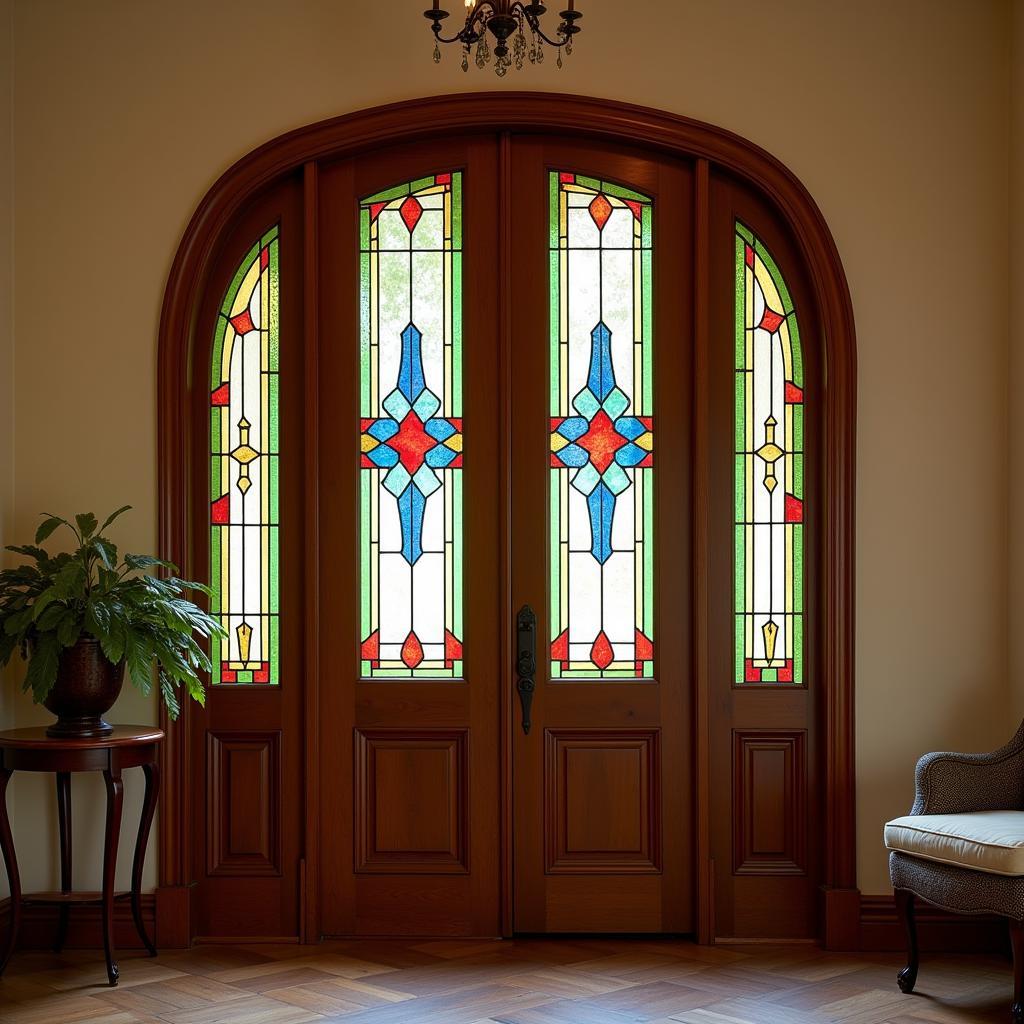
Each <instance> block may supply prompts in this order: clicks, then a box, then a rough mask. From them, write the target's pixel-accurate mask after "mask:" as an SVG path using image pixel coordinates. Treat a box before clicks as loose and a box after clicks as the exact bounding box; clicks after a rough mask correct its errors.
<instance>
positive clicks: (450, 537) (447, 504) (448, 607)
mask: <svg viewBox="0 0 1024 1024" xmlns="http://www.w3.org/2000/svg"><path fill="white" fill-rule="evenodd" d="M441 478H442V479H443V481H444V609H445V611H444V624H445V628H447V629H450V630H451V631H452V632H453V633H454V632H455V626H454V622H455V543H454V538H455V495H454V491H455V488H454V487H453V486H452V470H450V469H444V470H442V471H441Z"/></svg>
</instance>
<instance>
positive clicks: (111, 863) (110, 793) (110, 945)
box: [103, 768, 124, 985]
mask: <svg viewBox="0 0 1024 1024" xmlns="http://www.w3.org/2000/svg"><path fill="white" fill-rule="evenodd" d="M103 781H104V783H105V785H106V787H107V830H106V835H105V836H104V842H103V949H104V952H105V953H106V956H107V980H108V981H109V982H110V984H111V985H116V984H117V978H118V974H119V973H120V972H119V971H118V969H117V964H115V963H114V873H115V871H116V870H117V840H118V836H119V835H120V832H121V801H122V798H123V797H124V784H123V783H122V782H121V771H120V769H118V768H109V769H106V770H104V772H103Z"/></svg>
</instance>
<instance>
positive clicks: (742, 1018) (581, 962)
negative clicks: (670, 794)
mask: <svg viewBox="0 0 1024 1024" xmlns="http://www.w3.org/2000/svg"><path fill="white" fill-rule="evenodd" d="M901 963H902V960H901V958H900V957H897V956H894V955H888V954H880V955H857V956H853V955H847V954H829V953H823V952H821V951H820V950H818V949H816V948H813V947H809V946H787V947H755V946H730V947H721V946H720V947H715V948H709V947H701V946H695V945H691V944H690V943H686V942H681V941H645V940H545V939H530V940H516V941H511V942H484V941H430V942H416V943H410V942H391V941H388V942H384V941H375V942H354V941H346V942H331V943H325V944H324V945H322V946H316V947H310V946H231V947H222V946H202V947H198V948H196V949H193V950H190V951H188V952H168V953H162V954H161V955H160V956H159V957H158V958H157V959H155V960H150V959H146V958H144V957H142V956H141V955H138V954H123V955H122V956H121V960H120V966H121V984H120V986H119V987H118V988H116V989H110V988H107V987H106V985H105V984H103V979H104V970H103V965H102V962H101V957H100V956H99V955H98V954H97V953H96V952H94V951H93V952H85V951H74V952H70V953H66V954H63V955H61V956H55V955H53V954H48V953H23V954H20V955H19V956H16V957H15V959H14V960H13V961H12V963H11V965H10V966H9V967H8V970H7V973H6V975H5V976H4V978H3V979H2V980H0V1021H2V1022H3V1024H51V1022H53V1024H219V1022H223V1024H304V1022H307V1021H337V1022H344V1024H405V1022H416V1024H495V1022H497V1024H629V1022H643V1024H826V1022H831V1021H836V1022H842V1024H883V1022H884V1024H929V1022H930V1024H953V1022H989V1021H999V1022H1005V1021H1007V1020H1008V1019H1009V1003H1010V975H1009V965H1008V964H1007V963H1006V962H1005V961H1002V960H999V959H997V958H991V957H985V958H983V957H978V956H963V957H928V956H926V957H925V959H924V961H923V963H922V968H921V975H920V978H919V982H918V987H919V989H920V992H919V994H917V995H913V996H904V995H902V994H901V993H900V992H899V991H898V990H897V988H896V984H895V975H896V970H897V968H898V967H899V966H900V965H901Z"/></svg>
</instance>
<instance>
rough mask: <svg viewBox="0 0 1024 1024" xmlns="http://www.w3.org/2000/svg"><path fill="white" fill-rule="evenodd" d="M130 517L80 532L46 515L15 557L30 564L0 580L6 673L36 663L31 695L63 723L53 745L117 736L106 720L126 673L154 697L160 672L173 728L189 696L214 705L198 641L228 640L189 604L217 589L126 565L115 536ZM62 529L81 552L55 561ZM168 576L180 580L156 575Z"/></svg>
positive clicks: (138, 564) (84, 519)
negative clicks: (48, 543)
mask: <svg viewBox="0 0 1024 1024" xmlns="http://www.w3.org/2000/svg"><path fill="white" fill-rule="evenodd" d="M130 508H131V506H130V505H125V506H124V507H123V508H119V509H118V510H117V511H116V512H113V513H112V514H111V515H109V516H107V518H106V520H104V522H103V524H102V525H100V524H99V521H98V520H97V518H96V516H94V515H93V514H92V513H91V512H84V513H81V514H79V515H76V516H75V518H74V522H71V521H70V520H67V519H63V518H62V517H60V516H55V515H50V514H48V513H44V514H43V522H42V523H41V524H40V526H39V529H38V530H36V536H35V543H34V544H24V545H10V546H9V547H8V550H9V551H14V552H16V553H17V554H20V555H24V556H25V557H26V558H27V559H29V561H28V562H27V563H26V564H24V565H20V566H17V567H16V568H13V569H4V570H2V571H0V666H4V665H7V664H8V662H9V661H10V660H11V658H12V657H13V655H14V654H15V652H16V651H17V652H20V653H21V656H22V658H24V659H25V660H26V661H27V663H28V669H27V672H26V674H25V683H24V687H23V689H24V690H25V691H29V690H31V692H32V697H33V699H34V700H35V702H36V703H37V704H43V705H44V706H45V707H46V708H47V709H48V710H50V711H52V712H53V713H54V714H55V715H56V716H57V721H56V723H55V724H54V725H52V726H50V728H49V729H48V730H47V732H48V734H49V735H51V736H62V737H68V736H75V737H89V736H103V735H106V734H107V733H109V732H110V731H111V728H112V727H111V726H110V725H108V724H107V723H106V722H105V721H104V720H103V715H104V714H105V713H106V712H107V711H108V710H109V709H110V708H111V707H112V706H113V704H114V701H116V700H117V697H118V694H119V693H120V692H121V685H122V682H123V680H124V671H125V667H127V669H128V675H129V677H130V678H131V681H132V683H133V684H134V685H135V686H136V687H138V689H139V690H141V691H142V692H143V693H144V694H148V693H149V692H150V690H151V688H152V685H153V667H154V665H155V666H156V667H157V678H158V680H159V686H160V695H161V697H162V699H163V701H164V704H166V706H167V711H168V714H169V715H170V716H171V718H177V716H178V713H179V711H180V702H179V692H180V690H181V689H182V688H184V690H185V692H186V693H187V694H188V696H189V697H191V698H193V699H194V700H196V701H198V702H199V703H200V704H202V703H203V702H204V700H205V691H204V689H203V683H202V680H201V679H200V677H199V672H200V671H206V672H208V671H209V670H210V661H209V658H208V657H207V656H206V653H205V652H204V651H203V649H202V647H201V646H200V645H199V643H198V641H197V639H196V634H198V635H199V636H202V637H207V638H209V637H210V636H213V635H215V634H217V635H221V636H223V635H225V634H224V631H223V629H222V628H221V627H220V625H219V623H218V622H217V621H216V620H215V619H213V618H212V617H211V616H210V615H208V614H207V613H206V612H205V611H203V610H202V609H201V608H199V607H198V606H197V605H195V604H194V603H193V602H192V601H190V600H189V599H188V597H187V595H188V594H189V593H190V592H195V591H198V592H202V593H206V594H208V593H209V588H207V587H205V586H204V585H203V584H201V583H194V582H190V581H188V580H182V579H178V578H177V577H176V576H175V575H173V573H175V572H176V571H177V570H176V569H175V567H174V566H173V565H171V564H170V563H169V562H165V561H163V560H162V559H159V558H154V557H152V556H150V555H129V554H126V555H124V557H123V558H119V556H118V550H117V546H116V545H115V544H114V543H113V541H111V540H110V539H109V538H108V537H107V536H106V535H105V531H106V530H107V528H108V527H109V526H110V525H111V524H112V523H113V522H114V521H115V520H116V519H117V518H118V517H119V516H120V515H122V514H123V513H124V512H127V511H128V510H129V509H130ZM61 528H66V529H67V530H69V531H70V532H71V533H72V534H73V535H74V539H75V540H74V549H73V550H71V551H61V552H59V553H57V554H50V553H49V552H48V551H46V550H45V549H44V548H42V547H41V546H40V545H41V544H43V542H44V541H45V540H46V539H47V538H48V537H50V535H51V534H53V533H54V532H55V531H56V530H58V529H61ZM158 571H163V572H164V573H167V574H170V575H165V576H163V577H158V576H155V575H153V573H154V572H158Z"/></svg>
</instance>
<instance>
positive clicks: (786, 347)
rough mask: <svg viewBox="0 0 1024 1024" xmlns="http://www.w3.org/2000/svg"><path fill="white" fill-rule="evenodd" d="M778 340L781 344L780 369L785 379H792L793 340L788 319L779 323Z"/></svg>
mask: <svg viewBox="0 0 1024 1024" xmlns="http://www.w3.org/2000/svg"><path fill="white" fill-rule="evenodd" d="M779 341H780V343H781V345H782V369H783V372H784V373H785V375H786V380H792V379H793V341H792V339H791V338H790V334H789V320H788V319H787V320H783V321H782V323H781V324H779Z"/></svg>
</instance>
